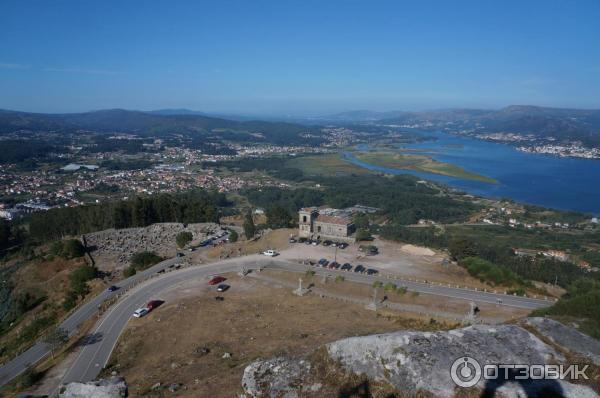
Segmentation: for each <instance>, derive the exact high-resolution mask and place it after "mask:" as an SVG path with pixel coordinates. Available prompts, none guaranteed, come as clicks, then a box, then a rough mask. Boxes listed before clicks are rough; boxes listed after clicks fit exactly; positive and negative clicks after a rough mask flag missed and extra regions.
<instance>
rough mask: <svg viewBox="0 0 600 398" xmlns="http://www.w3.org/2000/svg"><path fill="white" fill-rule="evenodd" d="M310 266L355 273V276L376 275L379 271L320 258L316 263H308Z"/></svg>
mask: <svg viewBox="0 0 600 398" xmlns="http://www.w3.org/2000/svg"><path fill="white" fill-rule="evenodd" d="M309 264H310V265H314V266H315V267H320V268H327V269H339V270H340V271H348V272H351V271H352V272H356V273H357V274H367V275H377V274H378V273H379V271H377V270H376V269H373V268H367V267H365V266H364V265H361V264H358V265H356V266H354V267H353V266H352V264H350V263H344V264H340V263H338V262H336V261H331V262H329V260H327V259H325V258H322V259H320V260H319V261H317V262H316V263H315V262H313V261H310V262H309Z"/></svg>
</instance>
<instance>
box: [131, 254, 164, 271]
mask: <svg viewBox="0 0 600 398" xmlns="http://www.w3.org/2000/svg"><path fill="white" fill-rule="evenodd" d="M161 261H163V258H162V257H160V256H158V255H157V254H156V253H154V252H148V251H145V252H139V253H135V254H134V255H133V256H131V267H133V268H135V270H136V271H141V270H144V269H146V268H149V267H151V266H153V265H154V264H158V263H160V262H161Z"/></svg>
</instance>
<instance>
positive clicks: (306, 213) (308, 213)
mask: <svg viewBox="0 0 600 398" xmlns="http://www.w3.org/2000/svg"><path fill="white" fill-rule="evenodd" d="M318 215H319V213H318V212H317V209H316V208H314V207H308V208H303V209H300V211H298V216H299V220H298V228H299V231H298V236H299V237H301V238H310V237H311V235H312V233H313V225H314V221H315V219H316V218H317V216H318Z"/></svg>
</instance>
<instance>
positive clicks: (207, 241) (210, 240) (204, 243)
mask: <svg viewBox="0 0 600 398" xmlns="http://www.w3.org/2000/svg"><path fill="white" fill-rule="evenodd" d="M225 235H227V231H225V230H221V231H219V232H217V233H215V234H214V235H213V236H211V237H209V238H206V239H205V240H203V241H202V242H200V247H204V246H208V245H210V244H211V243H213V242H214V241H215V240H217V239H220V238H222V237H224V236H225ZM225 240H227V239H225Z"/></svg>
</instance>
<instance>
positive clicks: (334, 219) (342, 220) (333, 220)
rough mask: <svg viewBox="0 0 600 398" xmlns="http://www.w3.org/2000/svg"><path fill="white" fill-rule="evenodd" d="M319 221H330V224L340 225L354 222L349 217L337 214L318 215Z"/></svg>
mask: <svg viewBox="0 0 600 398" xmlns="http://www.w3.org/2000/svg"><path fill="white" fill-rule="evenodd" d="M316 221H318V222H323V223H328V224H338V225H348V224H352V221H350V219H349V218H345V217H336V216H326V215H323V214H319V216H318V217H317V220H316Z"/></svg>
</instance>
